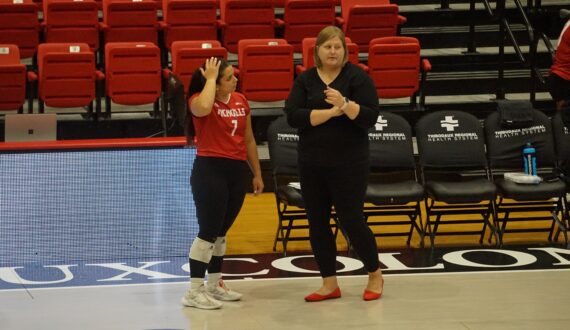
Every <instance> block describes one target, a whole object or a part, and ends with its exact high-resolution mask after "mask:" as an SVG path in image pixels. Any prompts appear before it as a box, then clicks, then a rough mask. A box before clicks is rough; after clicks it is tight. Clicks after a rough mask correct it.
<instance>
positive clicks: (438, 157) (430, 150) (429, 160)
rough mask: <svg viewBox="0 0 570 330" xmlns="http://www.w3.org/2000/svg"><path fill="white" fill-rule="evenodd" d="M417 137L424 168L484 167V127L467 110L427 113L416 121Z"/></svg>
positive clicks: (485, 165) (485, 162) (485, 160)
mask: <svg viewBox="0 0 570 330" xmlns="http://www.w3.org/2000/svg"><path fill="white" fill-rule="evenodd" d="M416 137H417V143H418V151H419V156H420V157H419V159H420V165H421V166H422V167H424V168H452V167H454V168H486V167H487V159H486V156H485V141H484V134H483V128H482V127H481V124H480V123H479V120H478V119H477V118H476V117H475V116H473V115H471V114H469V113H466V112H462V111H438V112H433V113H429V114H427V115H425V116H423V117H422V118H420V120H418V122H417V124H416Z"/></svg>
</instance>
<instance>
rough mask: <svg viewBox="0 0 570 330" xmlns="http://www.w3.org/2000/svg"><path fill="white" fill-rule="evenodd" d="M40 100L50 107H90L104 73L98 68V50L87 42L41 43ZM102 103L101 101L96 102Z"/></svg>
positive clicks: (39, 57) (41, 109) (40, 109)
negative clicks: (98, 82) (96, 55)
mask: <svg viewBox="0 0 570 330" xmlns="http://www.w3.org/2000/svg"><path fill="white" fill-rule="evenodd" d="M38 76H39V79H38V104H39V112H40V113H43V112H44V103H45V105H47V106H49V107H56V108H73V107H85V106H88V107H89V110H88V111H89V115H92V114H93V101H94V100H95V99H96V97H97V93H96V82H97V81H98V80H103V74H102V73H101V72H99V71H97V70H96V65H95V54H94V53H93V52H92V51H91V50H90V47H89V45H88V44H86V43H44V44H40V45H39V47H38ZM97 104H99V102H97Z"/></svg>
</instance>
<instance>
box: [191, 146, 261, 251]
mask: <svg viewBox="0 0 570 330" xmlns="http://www.w3.org/2000/svg"><path fill="white" fill-rule="evenodd" d="M250 173H251V172H250V170H249V166H248V165H247V163H246V162H245V161H239V160H232V159H228V158H215V157H196V160H195V161H194V167H193V169H192V176H191V178H190V184H191V185H192V194H193V196H194V203H195V204H196V215H197V218H198V226H199V232H198V237H200V238H201V239H203V240H206V241H210V242H214V241H215V240H216V238H217V237H222V236H226V233H227V232H228V230H229V229H230V227H231V226H232V224H233V222H234V220H235V219H236V217H237V215H238V213H239V211H240V209H241V207H242V205H243V201H244V199H245V194H246V192H247V188H248V181H249V179H250V178H251V175H250Z"/></svg>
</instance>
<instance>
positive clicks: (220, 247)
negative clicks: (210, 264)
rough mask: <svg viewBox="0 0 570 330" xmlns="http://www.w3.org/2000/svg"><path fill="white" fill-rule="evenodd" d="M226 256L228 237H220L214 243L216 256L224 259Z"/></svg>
mask: <svg viewBox="0 0 570 330" xmlns="http://www.w3.org/2000/svg"><path fill="white" fill-rule="evenodd" d="M225 254H226V237H225V236H223V237H218V238H217V239H216V243H214V256H216V257H223V256H224V255H225Z"/></svg>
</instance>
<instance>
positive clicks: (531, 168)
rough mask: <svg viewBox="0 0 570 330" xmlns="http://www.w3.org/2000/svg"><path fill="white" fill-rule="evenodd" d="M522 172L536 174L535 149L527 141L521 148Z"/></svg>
mask: <svg viewBox="0 0 570 330" xmlns="http://www.w3.org/2000/svg"><path fill="white" fill-rule="evenodd" d="M523 161H524V172H525V173H526V174H528V175H536V149H534V147H533V146H532V145H531V144H530V142H528V143H527V144H526V146H525V147H524V149H523Z"/></svg>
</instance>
